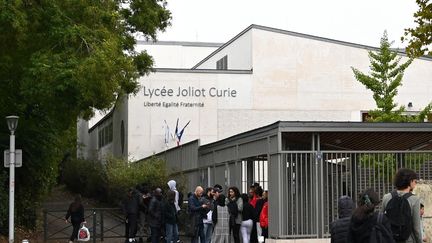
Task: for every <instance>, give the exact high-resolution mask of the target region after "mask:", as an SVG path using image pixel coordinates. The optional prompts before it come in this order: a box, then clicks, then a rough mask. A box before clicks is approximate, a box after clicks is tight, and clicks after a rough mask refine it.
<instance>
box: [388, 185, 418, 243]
mask: <svg viewBox="0 0 432 243" xmlns="http://www.w3.org/2000/svg"><path fill="white" fill-rule="evenodd" d="M391 195H392V198H391V199H390V201H389V202H388V203H387V206H386V208H385V211H384V213H385V215H386V216H387V218H388V219H389V220H390V225H391V230H392V233H393V239H395V240H396V241H406V240H407V239H408V238H409V236H410V235H411V233H412V230H413V220H412V215H411V207H410V204H409V202H408V198H409V197H410V196H412V193H411V192H409V193H405V194H404V195H403V196H402V197H399V195H398V194H397V192H396V191H393V192H392V193H391Z"/></svg>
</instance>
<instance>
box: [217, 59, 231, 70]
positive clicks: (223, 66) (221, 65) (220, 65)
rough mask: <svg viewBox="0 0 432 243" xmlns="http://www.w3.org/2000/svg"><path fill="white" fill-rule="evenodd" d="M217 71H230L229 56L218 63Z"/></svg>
mask: <svg viewBox="0 0 432 243" xmlns="http://www.w3.org/2000/svg"><path fill="white" fill-rule="evenodd" d="M216 69H217V70H228V56H224V57H222V58H221V59H220V60H219V61H217V62H216Z"/></svg>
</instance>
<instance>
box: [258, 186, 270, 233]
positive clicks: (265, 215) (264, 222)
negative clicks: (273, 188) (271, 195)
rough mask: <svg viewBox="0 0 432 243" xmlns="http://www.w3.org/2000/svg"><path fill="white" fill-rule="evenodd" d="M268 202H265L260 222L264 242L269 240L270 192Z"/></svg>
mask: <svg viewBox="0 0 432 243" xmlns="http://www.w3.org/2000/svg"><path fill="white" fill-rule="evenodd" d="M266 192H267V193H266V200H265V202H264V206H263V208H262V210H261V213H260V215H259V222H260V226H261V231H262V234H261V236H263V237H264V241H265V239H267V238H268V227H269V222H268V208H269V204H268V191H266Z"/></svg>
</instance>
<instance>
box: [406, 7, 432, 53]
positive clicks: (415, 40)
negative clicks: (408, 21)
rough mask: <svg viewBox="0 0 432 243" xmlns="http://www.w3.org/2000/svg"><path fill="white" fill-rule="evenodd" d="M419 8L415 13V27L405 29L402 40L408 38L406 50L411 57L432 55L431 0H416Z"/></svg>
mask: <svg viewBox="0 0 432 243" xmlns="http://www.w3.org/2000/svg"><path fill="white" fill-rule="evenodd" d="M416 3H417V5H418V6H419V9H418V11H417V12H416V13H414V17H415V20H414V21H415V22H416V23H417V26H416V27H415V28H408V29H405V33H404V36H402V37H401V39H402V41H405V40H408V46H407V48H406V51H407V53H408V55H409V56H411V57H419V56H422V55H424V54H426V55H432V49H431V44H432V2H430V0H416Z"/></svg>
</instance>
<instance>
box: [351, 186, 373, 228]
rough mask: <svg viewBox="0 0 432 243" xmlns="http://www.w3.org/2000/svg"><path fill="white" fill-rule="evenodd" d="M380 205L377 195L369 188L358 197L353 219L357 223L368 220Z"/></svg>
mask: <svg viewBox="0 0 432 243" xmlns="http://www.w3.org/2000/svg"><path fill="white" fill-rule="evenodd" d="M379 203H380V200H379V197H378V194H377V193H376V192H375V191H374V190H373V189H372V188H369V189H367V190H366V191H364V192H363V193H361V194H360V195H359V198H358V202H357V208H356V209H355V210H354V213H353V216H352V217H353V218H354V219H356V220H357V221H363V220H365V219H366V218H368V217H369V216H370V215H371V214H372V213H373V212H374V211H375V207H376V206H377V205H378V204H379Z"/></svg>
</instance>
